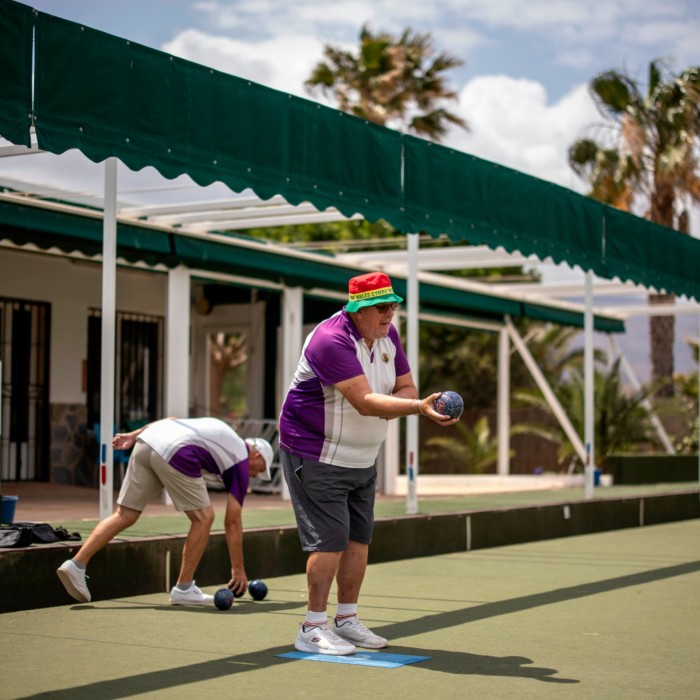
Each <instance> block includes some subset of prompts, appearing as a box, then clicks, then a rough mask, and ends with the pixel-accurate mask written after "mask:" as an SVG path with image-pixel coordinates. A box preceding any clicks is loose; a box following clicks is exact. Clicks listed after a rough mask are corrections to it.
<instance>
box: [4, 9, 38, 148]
mask: <svg viewBox="0 0 700 700" xmlns="http://www.w3.org/2000/svg"><path fill="white" fill-rule="evenodd" d="M32 23H33V14H32V9H31V7H27V6H26V5H21V4H19V3H15V2H6V3H3V5H2V7H1V8H0V135H2V136H3V137H4V138H6V139H7V140H8V141H11V142H12V143H15V144H18V145H21V146H29V145H30V143H31V142H30V135H29V127H30V125H31V111H32Z"/></svg>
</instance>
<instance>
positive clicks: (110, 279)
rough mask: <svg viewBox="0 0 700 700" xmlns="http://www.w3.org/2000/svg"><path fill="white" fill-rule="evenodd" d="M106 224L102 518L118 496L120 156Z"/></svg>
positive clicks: (110, 181)
mask: <svg viewBox="0 0 700 700" xmlns="http://www.w3.org/2000/svg"><path fill="white" fill-rule="evenodd" d="M104 187H105V189H104V191H105V198H104V199H105V205H104V219H103V224H102V365H101V370H100V444H99V464H100V520H104V519H105V518H107V517H109V516H110V515H112V508H113V495H114V460H113V457H112V455H113V450H112V433H113V432H114V343H115V317H116V287H117V285H116V276H117V272H116V270H117V159H116V158H107V160H106V161H105V181H104Z"/></svg>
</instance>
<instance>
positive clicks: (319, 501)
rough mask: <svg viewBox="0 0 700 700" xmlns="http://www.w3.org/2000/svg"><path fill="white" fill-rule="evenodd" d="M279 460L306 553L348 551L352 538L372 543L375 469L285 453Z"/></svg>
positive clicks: (374, 467) (373, 467)
mask: <svg viewBox="0 0 700 700" xmlns="http://www.w3.org/2000/svg"><path fill="white" fill-rule="evenodd" d="M280 459H281V462H282V469H283V471H284V478H285V481H286V482H287V486H288V487H289V494H290V496H291V499H292V507H293V508H294V515H295V516H296V521H297V529H298V531H299V539H300V540H301V546H302V549H303V550H304V551H305V552H344V551H345V549H347V546H348V540H352V541H353V542H359V543H360V544H369V543H370V542H371V541H372V529H373V528H374V494H375V487H376V482H377V468H376V466H374V465H373V466H371V467H367V468H366V469H349V468H347V467H336V466H334V465H332V464H324V463H323V462H314V461H311V460H308V459H302V458H301V457H296V456H295V455H292V454H289V452H287V451H286V450H284V449H280Z"/></svg>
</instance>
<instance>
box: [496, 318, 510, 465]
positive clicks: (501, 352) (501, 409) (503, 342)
mask: <svg viewBox="0 0 700 700" xmlns="http://www.w3.org/2000/svg"><path fill="white" fill-rule="evenodd" d="M497 420H498V428H497V430H498V474H499V476H507V475H508V474H509V473H510V343H509V341H508V330H507V329H506V328H502V329H501V330H500V331H499V333H498V419H497Z"/></svg>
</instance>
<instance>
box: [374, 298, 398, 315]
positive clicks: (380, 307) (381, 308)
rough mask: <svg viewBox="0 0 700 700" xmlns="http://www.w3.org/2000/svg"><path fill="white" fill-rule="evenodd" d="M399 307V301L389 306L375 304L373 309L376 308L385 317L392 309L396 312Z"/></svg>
mask: <svg viewBox="0 0 700 700" xmlns="http://www.w3.org/2000/svg"><path fill="white" fill-rule="evenodd" d="M398 305H399V302H398V301H392V302H390V303H389V304H375V305H374V307H373V308H375V309H376V310H377V311H378V312H379V313H380V314H382V315H383V314H385V313H386V312H387V311H389V310H390V309H391V310H392V311H394V310H395V309H396V307H397V306H398Z"/></svg>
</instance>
